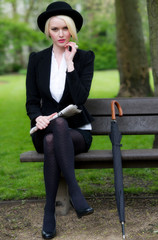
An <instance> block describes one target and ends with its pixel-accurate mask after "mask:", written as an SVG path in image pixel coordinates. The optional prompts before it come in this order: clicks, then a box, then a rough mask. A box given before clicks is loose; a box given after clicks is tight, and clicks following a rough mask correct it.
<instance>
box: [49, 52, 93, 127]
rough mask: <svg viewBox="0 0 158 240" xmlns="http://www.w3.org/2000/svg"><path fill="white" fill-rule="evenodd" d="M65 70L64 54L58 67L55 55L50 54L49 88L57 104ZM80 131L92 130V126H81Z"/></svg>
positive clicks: (63, 85)
mask: <svg viewBox="0 0 158 240" xmlns="http://www.w3.org/2000/svg"><path fill="white" fill-rule="evenodd" d="M66 70H67V65H66V60H65V54H64V53H63V57H62V60H61V63H60V66H58V63H57V61H56V59H55V55H54V53H53V52H52V59H51V72H50V86H49V88H50V92H51V95H52V98H54V99H55V100H56V101H57V102H60V100H61V98H62V96H63V92H64V89H65V80H66ZM80 129H83V130H92V125H91V124H90V123H88V124H85V125H84V126H81V127H80Z"/></svg>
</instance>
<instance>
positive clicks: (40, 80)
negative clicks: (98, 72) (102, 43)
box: [26, 46, 94, 128]
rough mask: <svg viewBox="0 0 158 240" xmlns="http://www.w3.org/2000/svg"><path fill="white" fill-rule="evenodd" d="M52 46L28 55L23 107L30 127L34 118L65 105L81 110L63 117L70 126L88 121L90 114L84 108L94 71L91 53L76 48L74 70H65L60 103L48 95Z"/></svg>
mask: <svg viewBox="0 0 158 240" xmlns="http://www.w3.org/2000/svg"><path fill="white" fill-rule="evenodd" d="M51 55H52V46H51V47H49V48H47V49H44V50H43V51H40V52H37V53H31V54H30V57H29V63H28V69H27V77H26V97H27V100H26V109H27V114H28V116H29V117H30V119H31V127H32V126H34V125H35V118H37V117H38V116H40V115H49V114H52V113H54V112H58V111H60V110H62V109H63V108H64V107H66V106H68V105H69V104H76V105H77V106H78V107H79V108H80V109H81V110H82V112H81V113H80V114H77V115H75V116H73V117H70V118H68V119H67V121H68V124H69V126H70V127H72V128H77V127H80V126H82V125H84V124H87V123H90V122H92V120H93V119H92V117H91V116H90V115H89V113H88V112H87V110H86V108H85V107H84V103H85V102H86V100H87V98H88V95H89V91H90V87H91V82H92V77H93V71H94V53H93V52H92V51H83V50H79V49H78V50H77V52H76V54H75V57H74V60H73V61H74V67H75V70H74V71H72V72H67V73H66V83H65V90H64V93H63V96H62V98H61V100H60V102H59V103H58V102H56V101H55V99H53V98H52V96H51V93H50V89H49V83H50V68H51Z"/></svg>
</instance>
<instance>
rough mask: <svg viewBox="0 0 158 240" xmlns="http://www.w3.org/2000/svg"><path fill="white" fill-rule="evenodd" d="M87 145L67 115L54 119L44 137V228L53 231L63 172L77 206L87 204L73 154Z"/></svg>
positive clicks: (85, 205) (85, 206) (86, 205)
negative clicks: (79, 182)
mask: <svg viewBox="0 0 158 240" xmlns="http://www.w3.org/2000/svg"><path fill="white" fill-rule="evenodd" d="M85 149H86V145H85V141H84V138H83V136H82V135H81V134H80V133H79V132H78V131H77V130H74V129H69V127H68V124H67V122H66V120H65V119H63V118H57V119H55V120H53V121H52V122H51V123H50V124H49V126H48V127H47V130H46V135H45V137H44V157H45V159H44V181H45V189H46V205H45V216H44V225H43V229H44V230H45V231H46V232H50V230H51V229H53V227H54V226H55V218H54V213H55V199H56V194H57V189H58V184H59V179H60V174H61V172H62V174H63V176H64V178H65V180H66V182H67V185H68V190H69V195H70V197H71V199H72V202H73V205H74V207H75V209H76V210H80V209H85V208H87V207H89V206H88V204H87V202H86V200H85V198H84V196H83V195H82V193H81V190H80V187H79V185H78V183H77V181H76V178H75V171H74V155H75V154H77V153H81V152H84V151H85Z"/></svg>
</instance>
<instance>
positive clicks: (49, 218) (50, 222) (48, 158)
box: [43, 133, 60, 233]
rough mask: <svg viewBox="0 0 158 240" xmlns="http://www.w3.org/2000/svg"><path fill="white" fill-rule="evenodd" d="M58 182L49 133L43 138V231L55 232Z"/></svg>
mask: <svg viewBox="0 0 158 240" xmlns="http://www.w3.org/2000/svg"><path fill="white" fill-rule="evenodd" d="M59 180H60V169H59V167H58V165H57V162H56V159H55V156H54V137H53V134H52V133H49V134H48V135H46V136H45V137H44V181H45V190H46V205H45V209H44V219H43V231H45V232H47V233H52V232H53V231H54V230H55V225H56V223H55V199H56V194H57V189H58V185H59Z"/></svg>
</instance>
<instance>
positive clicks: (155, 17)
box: [147, 0, 158, 148]
mask: <svg viewBox="0 0 158 240" xmlns="http://www.w3.org/2000/svg"><path fill="white" fill-rule="evenodd" d="M147 10H148V19H149V33H150V34H149V36H150V49H151V63H152V72H153V79H154V88H155V91H154V95H155V96H158V0H147ZM153 147H154V148H158V135H155V140H154V143H153Z"/></svg>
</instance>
